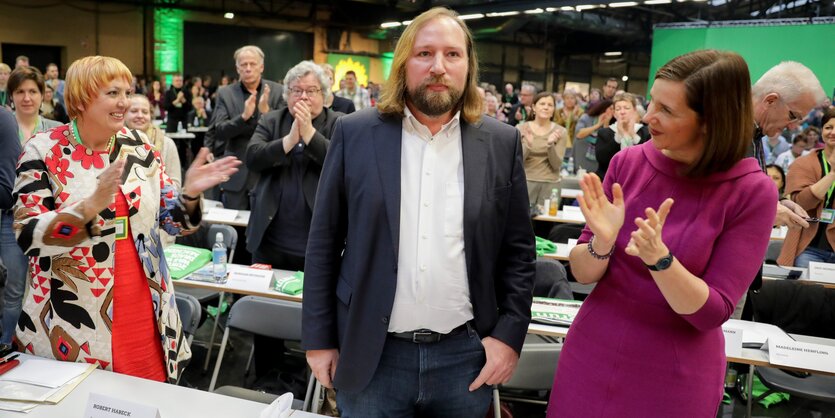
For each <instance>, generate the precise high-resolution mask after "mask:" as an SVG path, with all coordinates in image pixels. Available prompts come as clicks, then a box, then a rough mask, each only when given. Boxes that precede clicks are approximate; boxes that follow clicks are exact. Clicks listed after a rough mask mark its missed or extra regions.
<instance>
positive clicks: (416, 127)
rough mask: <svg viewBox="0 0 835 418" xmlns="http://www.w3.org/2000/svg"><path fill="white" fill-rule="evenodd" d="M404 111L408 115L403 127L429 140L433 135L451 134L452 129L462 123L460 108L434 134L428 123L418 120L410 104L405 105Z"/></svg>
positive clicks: (404, 119)
mask: <svg viewBox="0 0 835 418" xmlns="http://www.w3.org/2000/svg"><path fill="white" fill-rule="evenodd" d="M403 113H404V114H405V115H406V116H405V117H404V118H403V127H404V128H406V130H407V131H408V132H410V133H413V134H415V135H417V136H419V137H420V138H421V139H424V140H429V139H432V138H433V137H437V136H439V135H442V134H443V135H446V136H449V135H450V134H451V131H453V130H454V129H456V128H457V127H458V126H459V125H460V123H461V111H460V110H459V111H457V112H455V114H454V115H452V119H450V120H449V122H447V123H445V124H444V125H443V126H442V127H441V130H440V131H438V133H437V134H435V135H432V133H431V132H430V131H429V128H427V127H426V125H424V124H422V123H420V121H419V120H417V118H416V117H415V115H414V114H413V113H412V111H411V110H410V109H409V106H403Z"/></svg>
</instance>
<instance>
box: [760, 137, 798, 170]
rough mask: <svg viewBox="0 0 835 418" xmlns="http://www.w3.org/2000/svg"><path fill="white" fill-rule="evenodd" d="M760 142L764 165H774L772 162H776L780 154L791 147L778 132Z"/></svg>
mask: <svg viewBox="0 0 835 418" xmlns="http://www.w3.org/2000/svg"><path fill="white" fill-rule="evenodd" d="M761 141H762V143H763V152H765V163H766V164H774V161H776V160H777V157H778V156H779V155H780V154H782V153H784V152H786V151H788V150H790V149H791V147H792V146H791V145H789V142H788V141H786V138H785V137H783V135H780V133H779V132H778V133H776V134H774V135H771V136H768V135H765V136H763V137H762V139H761Z"/></svg>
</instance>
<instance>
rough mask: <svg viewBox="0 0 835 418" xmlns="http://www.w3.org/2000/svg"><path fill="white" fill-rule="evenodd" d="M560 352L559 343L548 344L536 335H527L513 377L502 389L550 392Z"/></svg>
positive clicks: (560, 345) (560, 346)
mask: <svg viewBox="0 0 835 418" xmlns="http://www.w3.org/2000/svg"><path fill="white" fill-rule="evenodd" d="M561 351H562V344H560V343H553V342H548V341H546V340H544V339H543V338H542V337H540V336H538V335H530V334H529V335H527V336H526V337H525V344H524V345H523V346H522V354H521V355H520V356H519V363H517V366H516V370H515V371H514V372H513V377H511V378H510V381H509V382H507V383H505V384H503V385H502V387H503V388H506V389H522V390H550V389H551V387H552V386H553V385H554V372H555V371H556V370H557V362H558V360H559V358H560V352H561ZM546 399H547V398H546Z"/></svg>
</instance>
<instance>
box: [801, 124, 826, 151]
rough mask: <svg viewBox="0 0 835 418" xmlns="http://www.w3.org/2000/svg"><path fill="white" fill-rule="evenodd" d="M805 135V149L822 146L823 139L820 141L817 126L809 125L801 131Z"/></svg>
mask: <svg viewBox="0 0 835 418" xmlns="http://www.w3.org/2000/svg"><path fill="white" fill-rule="evenodd" d="M802 134H803V136H805V137H806V151H811V150H813V149H815V148H823V141H821V130H820V128H818V127H817V126H809V127H807V128H806V129H804V130H803V132H802Z"/></svg>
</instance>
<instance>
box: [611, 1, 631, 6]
mask: <svg viewBox="0 0 835 418" xmlns="http://www.w3.org/2000/svg"><path fill="white" fill-rule="evenodd" d="M637 5H638V2H636V1H622V2H618V3H609V7H631V6H637Z"/></svg>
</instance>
